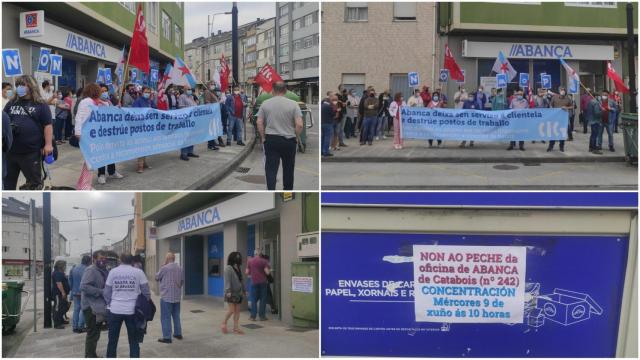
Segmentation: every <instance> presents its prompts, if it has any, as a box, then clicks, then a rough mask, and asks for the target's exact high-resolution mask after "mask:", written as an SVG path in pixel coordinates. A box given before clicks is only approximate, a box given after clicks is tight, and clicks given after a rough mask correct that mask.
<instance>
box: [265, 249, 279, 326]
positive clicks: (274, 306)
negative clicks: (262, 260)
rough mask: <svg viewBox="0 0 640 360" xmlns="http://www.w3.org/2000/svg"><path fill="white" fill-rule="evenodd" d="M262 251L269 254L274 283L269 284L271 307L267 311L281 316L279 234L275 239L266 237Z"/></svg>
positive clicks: (268, 301) (274, 315)
mask: <svg viewBox="0 0 640 360" xmlns="http://www.w3.org/2000/svg"><path fill="white" fill-rule="evenodd" d="M262 252H263V253H264V254H265V255H267V256H269V263H270V264H271V275H272V276H273V283H270V284H269V288H270V289H271V299H272V300H269V299H268V300H267V304H268V305H269V308H267V311H271V316H272V317H276V314H277V318H278V319H279V318H280V313H281V311H280V258H279V254H280V242H279V241H278V236H276V237H275V238H274V239H265V240H263V241H262Z"/></svg>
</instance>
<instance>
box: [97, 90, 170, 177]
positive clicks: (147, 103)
mask: <svg viewBox="0 0 640 360" xmlns="http://www.w3.org/2000/svg"><path fill="white" fill-rule="evenodd" d="M131 107H134V108H147V109H154V108H156V107H157V104H154V103H153V101H151V88H149V87H147V86H145V87H143V88H142V96H138V97H137V98H136V99H135V100H134V102H133V104H131ZM101 169H102V171H103V173H104V168H101ZM144 169H151V166H149V164H147V157H146V156H143V157H139V158H138V160H137V165H136V172H137V173H138V174H142V173H143V172H144ZM114 171H115V165H114ZM109 172H111V170H109ZM116 173H117V172H116Z"/></svg>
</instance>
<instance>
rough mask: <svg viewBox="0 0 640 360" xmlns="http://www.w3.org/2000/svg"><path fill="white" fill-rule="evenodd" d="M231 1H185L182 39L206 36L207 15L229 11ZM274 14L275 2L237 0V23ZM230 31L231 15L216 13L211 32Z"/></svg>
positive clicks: (187, 40)
mask: <svg viewBox="0 0 640 360" xmlns="http://www.w3.org/2000/svg"><path fill="white" fill-rule="evenodd" d="M231 6H232V3H231V2H186V3H185V8H184V10H185V11H184V27H185V33H184V41H185V43H190V42H191V41H193V39H195V38H198V37H200V36H203V37H206V36H207V15H213V14H215V13H220V12H227V11H228V12H231ZM274 16H276V3H275V2H271V1H269V2H244V1H238V25H244V24H247V23H250V22H252V21H255V20H256V19H257V18H261V19H268V18H271V17H274ZM218 30H222V31H223V32H225V31H231V15H216V16H215V19H214V21H213V32H214V33H217V32H218Z"/></svg>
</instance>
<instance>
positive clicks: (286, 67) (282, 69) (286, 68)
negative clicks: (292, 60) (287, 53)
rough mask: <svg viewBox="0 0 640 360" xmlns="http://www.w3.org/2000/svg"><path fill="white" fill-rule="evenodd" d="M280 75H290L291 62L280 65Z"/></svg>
mask: <svg viewBox="0 0 640 360" xmlns="http://www.w3.org/2000/svg"><path fill="white" fill-rule="evenodd" d="M280 73H281V74H288V73H289V62H285V63H281V64H280Z"/></svg>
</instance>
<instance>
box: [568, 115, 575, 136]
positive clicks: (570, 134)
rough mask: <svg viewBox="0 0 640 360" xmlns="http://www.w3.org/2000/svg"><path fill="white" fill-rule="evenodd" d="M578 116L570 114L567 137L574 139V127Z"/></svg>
mask: <svg viewBox="0 0 640 360" xmlns="http://www.w3.org/2000/svg"><path fill="white" fill-rule="evenodd" d="M575 121H576V116H575V115H571V116H569V129H568V130H567V139H571V140H573V127H574V126H575Z"/></svg>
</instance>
